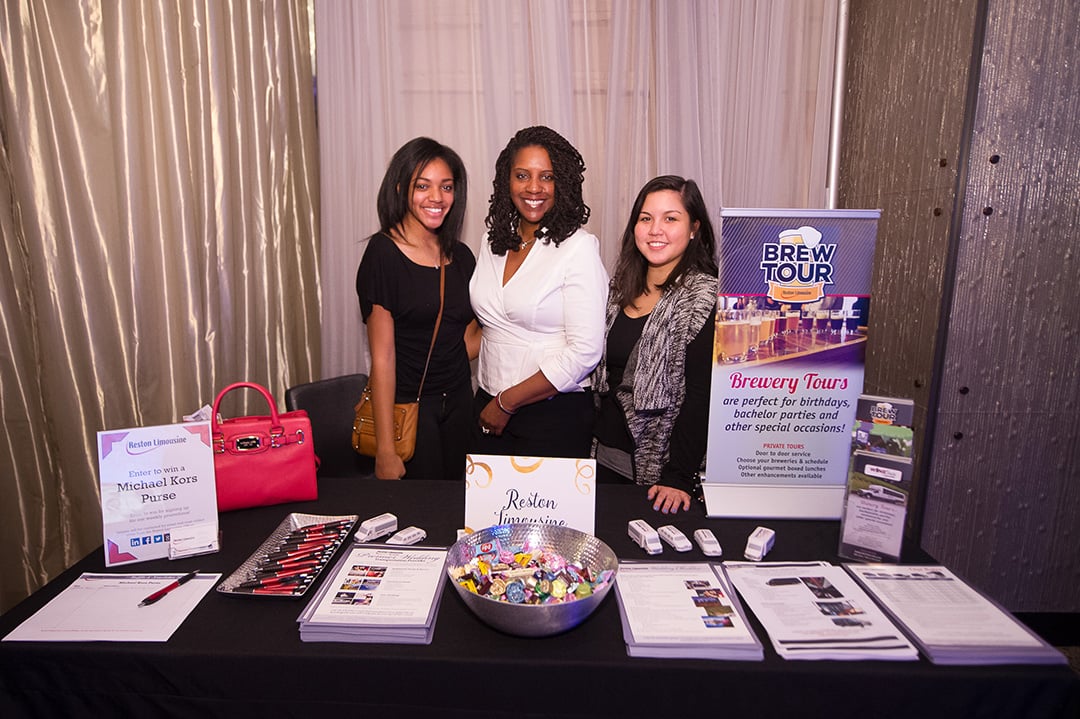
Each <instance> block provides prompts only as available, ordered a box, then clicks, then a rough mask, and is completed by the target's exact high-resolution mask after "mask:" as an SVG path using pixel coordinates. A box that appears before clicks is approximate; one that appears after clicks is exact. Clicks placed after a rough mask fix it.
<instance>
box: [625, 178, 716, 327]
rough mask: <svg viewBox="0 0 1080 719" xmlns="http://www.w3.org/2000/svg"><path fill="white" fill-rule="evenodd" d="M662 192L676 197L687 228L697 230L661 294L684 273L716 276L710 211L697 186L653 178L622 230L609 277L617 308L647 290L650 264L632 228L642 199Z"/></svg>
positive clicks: (643, 202)
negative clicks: (612, 271) (683, 213)
mask: <svg viewBox="0 0 1080 719" xmlns="http://www.w3.org/2000/svg"><path fill="white" fill-rule="evenodd" d="M661 190H672V191H674V192H678V193H679V196H680V197H681V198H682V202H683V206H684V207H685V208H686V213H687V215H689V216H690V224H691V225H693V224H694V223H695V222H697V223H698V229H697V231H696V232H694V233H693V236H692V237H691V239H690V243H689V244H688V245H687V246H686V252H684V253H683V256H682V259H680V260H679V262H678V264H677V265H675V268H674V269H673V270H672V271H671V274H669V275H668V277H667V280H665V281H664V284H663V285H661V286H660V290H661V291H662V292H666V291H667V290H668V289H669V288H672V287H677V286H678V285H679V284H680V283H681V282H682V279H683V277H684V276H685V275H686V273H687V272H691V271H695V270H696V271H697V272H702V273H704V274H707V275H712V276H713V277H716V275H717V266H716V236H715V234H714V232H713V226H712V222H711V221H710V220H709V211H708V209H707V208H706V207H705V198H703V197H702V196H701V190H699V189H698V186H697V183H696V182H694V181H693V180H686V179H683V178H682V177H679V176H678V175H661V176H660V177H654V178H653V179H651V180H649V181H648V182H646V183H645V186H644V187H642V188H641V191H640V192H638V195H637V199H636V200H634V208H633V209H632V210H630V219H629V220H627V222H626V229H625V230H623V235H622V241H621V244H620V248H621V249H620V250H619V259H618V261H617V262H616V263H615V272H614V273H612V275H611V293H612V296H613V297H615V298H617V300H618V302H619V307H623V308H625V307H629V306H630V305H632V304H633V303H634V300H636V299H637V298H638V297H640V296H641V295H643V294H644V293H645V290H646V288H647V287H648V279H647V276H648V271H649V263H648V262H647V261H646V260H645V257H644V256H643V255H642V254H641V252H639V251H638V248H637V240H636V239H635V237H634V226H635V225H637V221H638V216H639V215H640V214H641V208H642V206H643V205H644V204H645V198H646V197H648V196H649V195H651V194H652V193H654V192H660V191H661Z"/></svg>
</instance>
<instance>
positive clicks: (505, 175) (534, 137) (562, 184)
mask: <svg viewBox="0 0 1080 719" xmlns="http://www.w3.org/2000/svg"><path fill="white" fill-rule="evenodd" d="M524 147H542V148H544V149H545V150H547V154H548V157H550V158H551V167H552V169H553V170H554V171H555V202H554V205H553V206H552V208H551V210H549V211H548V213H547V214H546V215H544V221H543V226H542V227H541V229H540V230H538V231H537V238H542V239H543V241H544V242H554V243H555V246H556V247H558V246H559V243H561V242H562V241H563V240H565V239H566V238H567V237H569V236H570V235H572V234H574V232H575V231H576V230H577V229H578V228H579V227H581V226H582V225H584V224H585V223H586V222H588V221H589V206H588V205H586V204H585V202H584V200H582V199H581V185H582V183H583V182H584V181H585V161H584V160H583V159H581V153H580V152H578V151H577V149H575V148H574V146H573V145H571V144H570V142H569V141H567V139H566V138H565V137H563V136H562V135H560V134H559V133H557V132H555V131H554V130H552V129H551V128H550V127H544V126H543V125H536V126H534V127H526V128H525V129H523V130H518V132H517V134H516V135H514V136H513V137H512V138H511V139H510V142H509V143H508V144H507V145H506V147H504V148H503V151H502V152H500V153H499V158H498V159H497V160H496V161H495V179H494V180H492V181H491V189H492V191H491V199H490V200H489V207H488V214H487V217H486V218H485V219H484V224H485V225H486V226H487V228H488V241H489V242H490V243H491V251H492V252H494V253H495V254H496V255H505V254H506V251H507V250H511V249H514V248H516V247H517V246H518V245H519V244H520V243H521V238H519V237H518V235H517V227H518V221H519V220H520V216H519V215H518V211H517V209H516V208H515V207H514V202H513V200H512V199H511V197H510V163H511V162H513V161H514V155H516V154H517V152H518V150H520V149H522V148H524Z"/></svg>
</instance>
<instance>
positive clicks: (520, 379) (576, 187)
mask: <svg viewBox="0 0 1080 719" xmlns="http://www.w3.org/2000/svg"><path fill="white" fill-rule="evenodd" d="M584 171H585V163H584V162H583V161H582V159H581V154H580V153H579V152H578V151H577V150H576V149H574V146H573V145H571V144H570V143H569V142H568V141H567V140H566V139H565V138H563V137H562V136H561V135H559V134H558V133H557V132H555V131H554V130H552V129H550V128H547V127H542V126H538V127H528V128H525V129H523V130H521V131H519V132H518V133H517V134H516V135H514V137H513V138H512V139H511V140H510V142H509V144H508V145H507V146H506V147H505V148H504V149H503V151H502V152H501V153H500V154H499V158H498V160H497V161H496V163H495V179H494V181H493V182H492V187H493V191H492V195H491V200H490V207H489V210H488V216H487V219H486V220H485V224H486V225H487V228H488V232H487V234H486V235H485V238H484V242H483V243H481V247H480V253H479V257H478V258H477V264H476V271H475V272H474V273H473V276H472V281H471V282H470V284H469V292H470V296H471V298H472V304H473V310H474V311H475V313H476V316H477V318H478V319H479V320H480V325H481V327H482V329H483V334H482V340H481V342H480V361H479V365H478V369H477V379H478V384H479V388H478V389H477V392H476V402H475V408H476V416H477V430H478V431H477V433H476V441H475V443H474V447H473V452H476V453H479V454H505V455H518V456H530V457H588V456H589V451H590V447H591V443H592V421H593V401H592V395H591V391H590V387H589V382H590V380H589V374H590V373H591V372H592V370H593V368H594V367H596V363H597V362H598V361H599V360H600V355H601V352H602V349H603V343H604V307H605V303H606V300H607V285H608V276H607V272H606V271H605V270H604V265H603V263H602V262H601V260H600V243H599V241H598V240H597V238H596V236H595V235H593V234H591V233H589V232H587V231H586V230H584V229H583V228H582V225H584V224H585V223H586V222H587V221H588V219H589V208H588V206H587V205H586V204H585V203H584V201H583V200H582V194H581V185H582V181H583V173H584Z"/></svg>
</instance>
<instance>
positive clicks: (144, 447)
mask: <svg viewBox="0 0 1080 719" xmlns="http://www.w3.org/2000/svg"><path fill="white" fill-rule="evenodd" d="M97 440H98V469H99V475H100V481H101V515H102V525H103V530H104V535H105V566H107V567H112V566H115V565H118V564H130V563H132V562H143V561H146V560H148V559H160V558H163V557H169V556H170V555H171V556H174V557H175V556H177V553H176V552H175V551H174V548H173V544H174V539H177V538H178V537H174V534H176V535H183V539H184V540H185V543H186V545H185V551H184V552H183V553H184V554H193V553H198V554H203V553H205V552H207V551H214V550H216V549H217V534H218V512H217V491H216V485H215V483H214V454H213V450H212V449H211V444H210V423H209V422H188V423H184V424H170V425H160V426H156V427H137V428H133V429H122V430H108V431H104V432H98V434H97ZM192 536H198V537H202V540H201V541H200V542H198V544H197V546H191V537H192ZM171 550H173V551H171Z"/></svg>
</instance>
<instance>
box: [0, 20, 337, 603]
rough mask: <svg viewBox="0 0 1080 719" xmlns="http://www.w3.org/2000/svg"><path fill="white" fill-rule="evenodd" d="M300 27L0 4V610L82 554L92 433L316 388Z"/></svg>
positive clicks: (310, 173)
mask: <svg viewBox="0 0 1080 719" xmlns="http://www.w3.org/2000/svg"><path fill="white" fill-rule="evenodd" d="M309 29H310V28H309V17H308V10H307V7H306V3H304V2H303V1H302V0H295V1H290V0H279V1H278V2H249V1H248V0H237V1H236V2H226V1H222V0H205V1H204V2H197V1H196V0H185V1H184V2H174V3H166V2H153V1H150V0H146V1H145V2H144V1H132V0H123V1H121V0H82V1H81V2H74V1H72V2H66V1H65V2H52V1H51V0H23V1H22V2H5V3H3V6H2V9H0V53H2V68H0V69H2V72H3V80H2V85H0V93H2V94H0V141H2V146H0V153H2V155H0V163H2V164H0V229H2V231H3V238H4V249H5V260H6V261H4V262H0V303H2V307H0V310H2V311H0V390H2V398H0V419H2V422H3V437H2V440H0V441H2V442H3V446H2V447H0V488H2V492H3V495H2V502H0V542H2V546H3V547H4V548H5V551H4V552H2V553H0V611H2V610H6V609H8V608H10V607H11V606H13V605H14V604H15V603H16V602H18V601H19V600H20V599H22V598H23V597H25V596H26V595H27V594H29V593H30V592H32V591H33V590H34V589H36V588H37V587H38V586H40V585H42V584H43V583H44V582H46V581H47V580H49V579H50V578H51V577H53V576H55V575H56V574H57V573H59V572H60V571H62V570H63V569H64V568H66V567H68V566H70V565H71V564H72V563H74V562H75V561H77V560H78V559H80V558H81V557H82V556H84V555H85V554H86V553H87V552H89V551H91V550H93V549H94V548H95V547H98V546H100V544H101V542H102V535H101V510H100V499H99V485H98V476H97V460H96V441H97V440H96V433H97V432H98V431H100V430H102V429H115V428H124V427H135V426H149V425H156V424H169V423H173V422H179V421H180V420H181V418H182V416H183V415H184V414H189V413H191V412H192V411H194V410H196V409H197V408H199V407H200V406H202V405H204V404H210V403H212V402H213V400H214V397H215V395H216V394H217V392H218V390H220V389H221V388H222V387H224V386H225V385H226V384H228V383H231V382H234V381H240V380H249V381H254V382H259V383H261V384H264V385H266V386H267V387H268V388H269V389H270V390H271V392H272V393H273V394H274V395H275V397H277V398H278V399H279V404H280V400H281V398H282V397H283V394H284V389H285V388H286V387H287V386H290V385H293V384H298V383H300V382H305V381H308V380H310V379H312V378H313V374H314V373H315V372H317V371H318V370H317V368H318V367H319V363H320V356H319V346H320V333H319V313H320V285H319V276H318V252H319V247H318V243H319V226H318V205H319V188H318V159H317V140H316V126H315V109H314V107H315V105H314V89H313V78H312V67H311V52H310V50H311V48H310V35H309ZM237 394H240V395H241V396H240V397H238V398H236V401H233V402H230V403H229V404H228V405H226V406H225V407H224V408H223V414H225V415H226V416H233V415H237V414H242V413H249V412H250V413H260V414H262V413H265V408H264V407H260V406H259V405H260V403H261V402H262V401H261V400H260V399H258V398H257V397H255V396H250V397H248V396H246V395H253V393H250V392H245V393H237ZM230 398H231V395H230Z"/></svg>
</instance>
